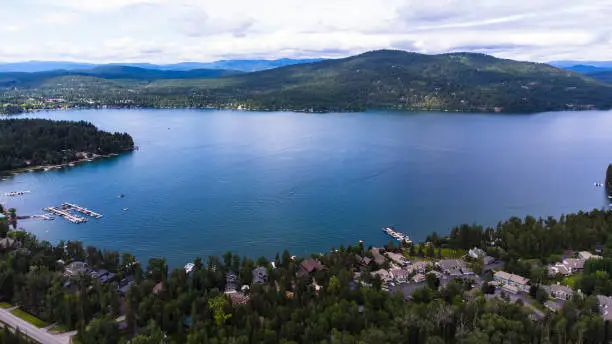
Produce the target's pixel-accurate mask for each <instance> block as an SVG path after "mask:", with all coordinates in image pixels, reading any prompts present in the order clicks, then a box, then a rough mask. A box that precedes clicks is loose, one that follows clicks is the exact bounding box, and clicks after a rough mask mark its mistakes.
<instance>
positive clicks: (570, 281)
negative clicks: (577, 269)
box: [561, 274, 582, 289]
mask: <svg viewBox="0 0 612 344" xmlns="http://www.w3.org/2000/svg"><path fill="white" fill-rule="evenodd" d="M581 277H582V274H575V275H570V276H567V277H565V278H564V279H563V280H562V281H561V284H563V285H566V286H568V287H570V288H572V289H575V288H576V284H577V283H578V282H579V281H580V278H581Z"/></svg>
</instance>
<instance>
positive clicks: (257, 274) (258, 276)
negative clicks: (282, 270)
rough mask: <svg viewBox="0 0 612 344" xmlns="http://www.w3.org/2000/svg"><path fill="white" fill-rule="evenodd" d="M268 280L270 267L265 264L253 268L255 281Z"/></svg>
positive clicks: (258, 282)
mask: <svg viewBox="0 0 612 344" xmlns="http://www.w3.org/2000/svg"><path fill="white" fill-rule="evenodd" d="M267 281H268V269H266V268H265V267H263V266H260V267H257V268H255V269H253V283H256V284H264V283H266V282H267Z"/></svg>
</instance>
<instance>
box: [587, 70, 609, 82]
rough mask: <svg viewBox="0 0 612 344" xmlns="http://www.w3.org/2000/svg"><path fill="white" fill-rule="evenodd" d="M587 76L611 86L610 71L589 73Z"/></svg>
mask: <svg viewBox="0 0 612 344" xmlns="http://www.w3.org/2000/svg"><path fill="white" fill-rule="evenodd" d="M587 76H589V77H591V78H593V79H597V80H599V81H602V82H606V83H609V84H612V70H602V71H596V72H590V73H588V74H587Z"/></svg>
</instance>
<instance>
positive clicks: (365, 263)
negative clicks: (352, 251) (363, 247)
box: [355, 254, 372, 267]
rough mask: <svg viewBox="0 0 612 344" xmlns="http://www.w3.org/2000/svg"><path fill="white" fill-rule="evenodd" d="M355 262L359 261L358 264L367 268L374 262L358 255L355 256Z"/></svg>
mask: <svg viewBox="0 0 612 344" xmlns="http://www.w3.org/2000/svg"><path fill="white" fill-rule="evenodd" d="M355 260H356V261H357V264H359V265H361V266H363V267H366V266H368V265H370V262H371V261H372V259H371V258H368V257H362V256H360V255H358V254H356V255H355Z"/></svg>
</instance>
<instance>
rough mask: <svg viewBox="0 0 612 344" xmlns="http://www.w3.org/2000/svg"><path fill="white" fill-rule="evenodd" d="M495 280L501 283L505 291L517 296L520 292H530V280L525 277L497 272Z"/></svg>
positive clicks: (494, 276)
mask: <svg viewBox="0 0 612 344" xmlns="http://www.w3.org/2000/svg"><path fill="white" fill-rule="evenodd" d="M493 280H494V281H495V282H497V283H499V284H500V285H501V286H502V288H503V289H506V290H507V291H509V292H511V293H514V294H516V293H517V292H519V291H522V292H525V293H526V292H529V288H530V287H531V286H530V284H529V279H528V278H525V277H523V276H519V275H515V274H510V273H507V272H505V271H497V272H496V273H495V274H494V275H493Z"/></svg>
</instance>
